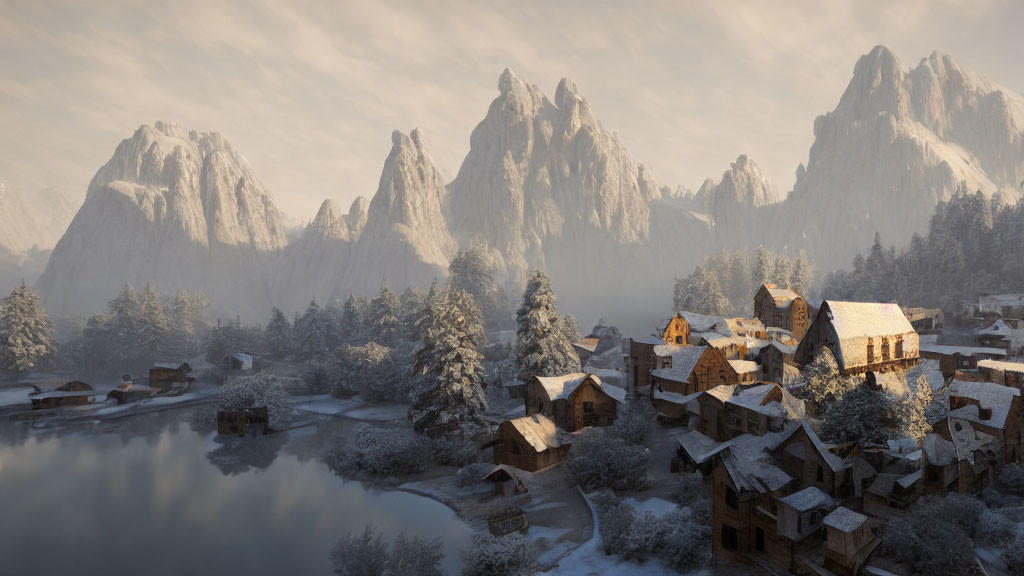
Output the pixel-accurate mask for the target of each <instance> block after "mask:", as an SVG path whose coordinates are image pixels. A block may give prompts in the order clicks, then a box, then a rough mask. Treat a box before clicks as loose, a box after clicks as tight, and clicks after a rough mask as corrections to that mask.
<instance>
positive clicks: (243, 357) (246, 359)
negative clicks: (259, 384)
mask: <svg viewBox="0 0 1024 576" xmlns="http://www.w3.org/2000/svg"><path fill="white" fill-rule="evenodd" d="M232 356H233V357H234V358H235V360H238V361H239V362H241V363H242V370H251V369H252V362H253V356H252V354H248V353H246V352H235V353H234V354H232Z"/></svg>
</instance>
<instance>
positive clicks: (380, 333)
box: [367, 282, 402, 346]
mask: <svg viewBox="0 0 1024 576" xmlns="http://www.w3.org/2000/svg"><path fill="white" fill-rule="evenodd" d="M367 324H368V325H369V330H370V338H371V340H373V341H374V342H377V343H378V344H383V345H385V346H394V345H395V343H396V342H397V341H398V338H399V335H400V333H401V328H402V321H401V320H399V319H398V296H395V293H394V292H392V291H391V289H390V288H388V284H387V282H384V283H383V284H381V287H380V294H379V295H378V296H377V297H376V298H374V299H373V300H372V301H371V302H370V313H369V318H368V322H367Z"/></svg>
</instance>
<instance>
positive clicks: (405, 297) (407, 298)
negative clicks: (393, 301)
mask: <svg viewBox="0 0 1024 576" xmlns="http://www.w3.org/2000/svg"><path fill="white" fill-rule="evenodd" d="M426 297H427V293H426V292H424V291H423V290H420V289H419V288H417V287H415V286H409V287H407V288H406V289H405V291H404V292H402V295H401V296H399V298H398V319H399V321H401V323H402V325H403V326H405V327H406V329H408V327H409V326H411V325H412V322H413V321H414V320H415V319H416V315H417V314H419V313H420V310H422V309H423V301H424V299H425V298H426Z"/></svg>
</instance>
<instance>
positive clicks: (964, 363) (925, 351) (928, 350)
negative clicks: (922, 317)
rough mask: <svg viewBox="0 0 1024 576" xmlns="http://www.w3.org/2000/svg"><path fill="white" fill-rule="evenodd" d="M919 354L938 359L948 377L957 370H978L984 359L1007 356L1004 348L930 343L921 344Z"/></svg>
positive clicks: (922, 356)
mask: <svg viewBox="0 0 1024 576" xmlns="http://www.w3.org/2000/svg"><path fill="white" fill-rule="evenodd" d="M919 354H920V356H921V358H926V359H929V360H938V361H939V370H940V371H941V372H942V374H943V376H945V377H946V378H952V377H953V376H955V375H956V373H957V372H972V371H973V372H977V371H978V363H979V362H981V361H983V360H991V359H996V360H1001V359H1003V358H1006V350H1005V349H1004V348H985V347H982V346H949V345H944V344H930V343H927V344H924V343H923V344H921V346H920V351H919ZM983 379H984V378H983Z"/></svg>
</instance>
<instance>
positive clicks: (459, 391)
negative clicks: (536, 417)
mask: <svg viewBox="0 0 1024 576" xmlns="http://www.w3.org/2000/svg"><path fill="white" fill-rule="evenodd" d="M483 343H484V330H483V322H482V319H481V317H480V311H479V310H478V309H477V307H476V304H475V303H474V302H473V297H472V296H470V295H469V293H467V292H466V291H465V290H451V289H449V290H448V291H447V293H446V295H445V296H444V297H443V298H439V299H438V300H437V301H436V302H435V303H434V305H433V306H432V307H431V322H430V327H429V328H428V329H427V331H426V335H425V336H424V340H423V345H422V347H421V348H420V350H419V351H418V352H417V358H416V369H417V371H418V372H419V373H420V374H422V375H427V376H431V377H433V378H434V379H435V380H436V385H433V386H430V387H429V388H428V389H427V390H426V391H424V392H423V393H422V394H421V395H420V397H419V399H418V400H417V401H416V403H415V404H414V405H413V406H412V407H411V408H410V409H409V418H410V419H411V420H412V421H413V426H414V428H415V429H416V430H417V431H418V432H425V433H426V434H427V435H429V436H432V437H435V436H450V435H453V434H456V433H458V434H464V435H472V434H474V433H475V432H476V431H478V430H480V428H481V427H483V426H484V425H485V424H484V422H483V420H482V418H481V415H482V414H483V412H484V411H486V409H487V400H486V398H485V397H484V392H483V377H484V369H483V365H482V360H483V356H482V355H481V354H480V353H479V352H478V348H479V347H480V346H481V345H483Z"/></svg>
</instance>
